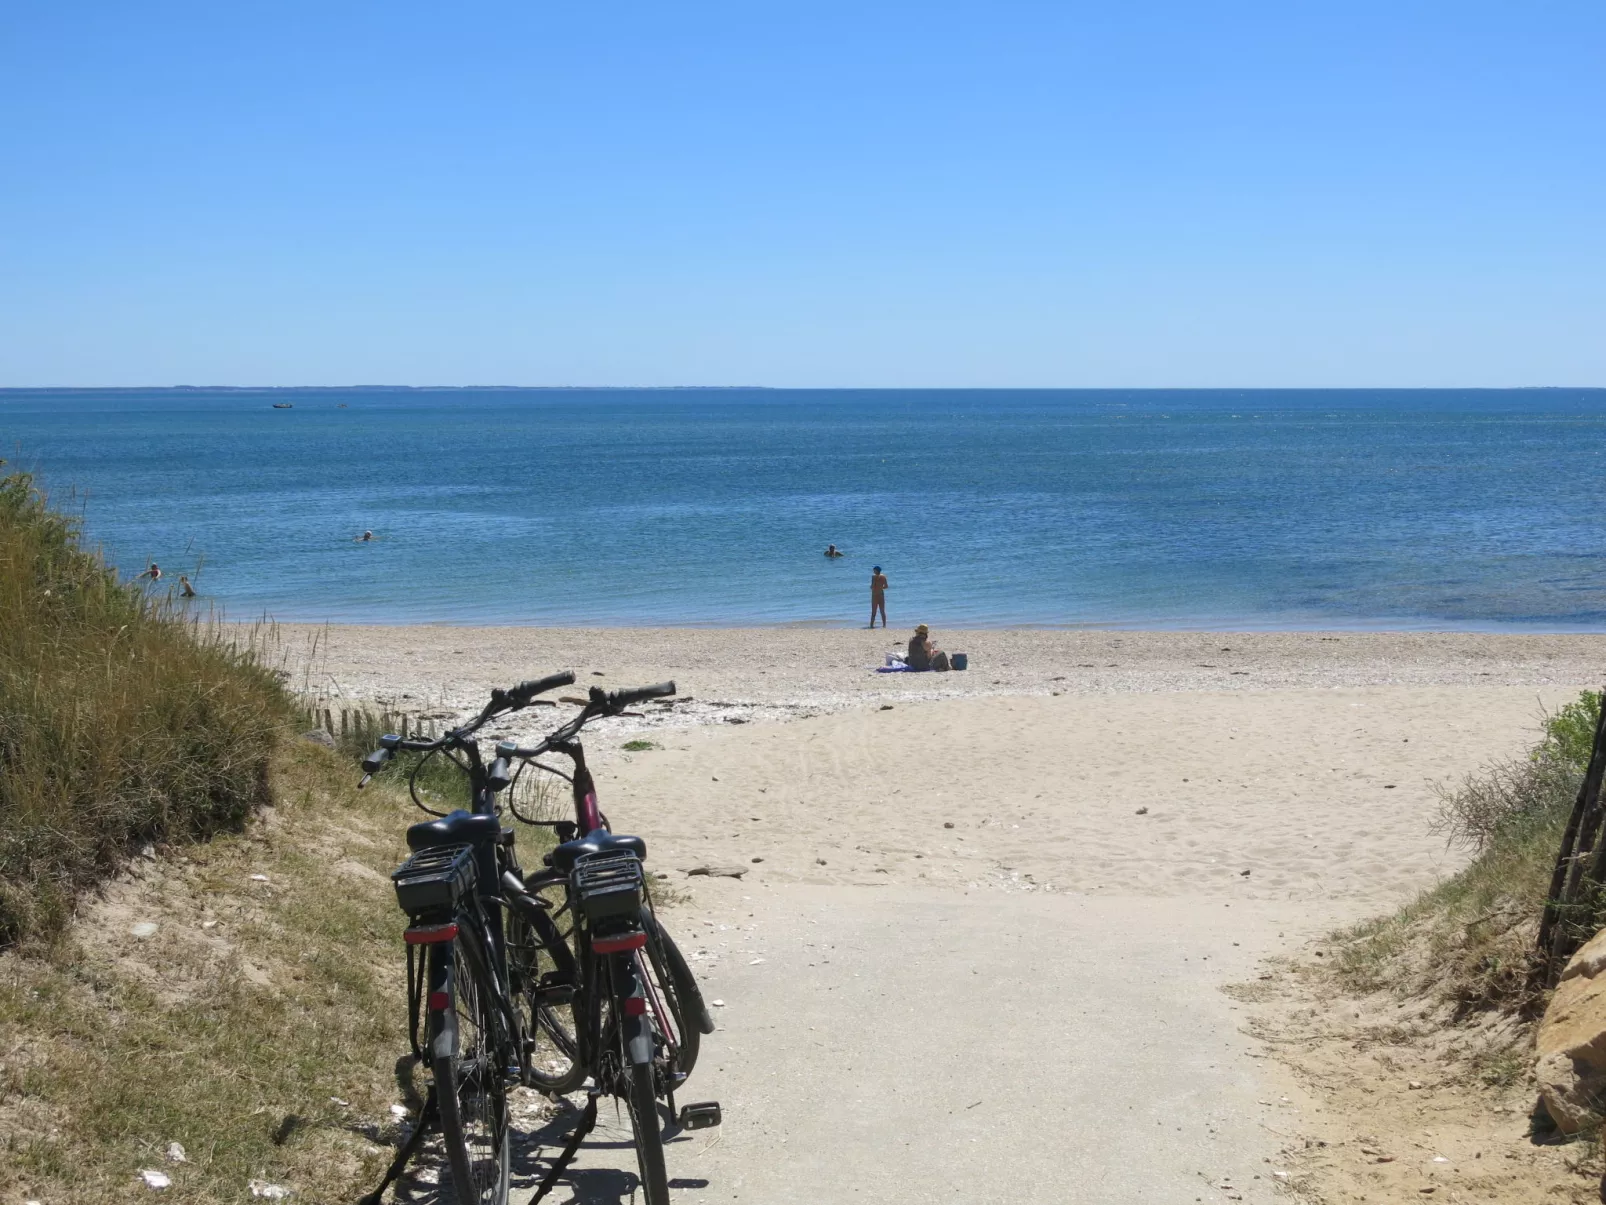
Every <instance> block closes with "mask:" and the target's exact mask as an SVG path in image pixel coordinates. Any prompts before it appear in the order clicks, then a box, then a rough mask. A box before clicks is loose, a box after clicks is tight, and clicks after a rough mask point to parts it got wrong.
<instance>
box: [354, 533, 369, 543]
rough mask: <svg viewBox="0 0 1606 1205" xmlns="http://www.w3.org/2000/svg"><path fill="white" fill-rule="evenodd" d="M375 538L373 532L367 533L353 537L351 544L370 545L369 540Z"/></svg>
mask: <svg viewBox="0 0 1606 1205" xmlns="http://www.w3.org/2000/svg"><path fill="white" fill-rule="evenodd" d="M373 538H374V533H373V532H371V531H365V532H363V533H362V535H360V536H353V537H352V539H351V542H352V543H353V544H366V543H368V541H369V540H372V539H373Z"/></svg>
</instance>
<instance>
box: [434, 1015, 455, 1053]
mask: <svg viewBox="0 0 1606 1205" xmlns="http://www.w3.org/2000/svg"><path fill="white" fill-rule="evenodd" d="M429 1053H430V1057H431V1058H433V1059H454V1058H456V1057H457V1010H456V1009H450V1008H449V1009H447V1010H446V1011H445V1012H443V1013H441V1014H440V1025H439V1027H438V1028H437V1029H436V1030H435V1036H434V1038H433V1039H431V1041H430V1044H429Z"/></svg>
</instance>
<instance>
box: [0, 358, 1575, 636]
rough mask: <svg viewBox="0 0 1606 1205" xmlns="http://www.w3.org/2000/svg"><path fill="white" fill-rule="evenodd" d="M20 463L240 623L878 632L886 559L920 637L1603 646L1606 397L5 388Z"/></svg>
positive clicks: (126, 559) (110, 545)
mask: <svg viewBox="0 0 1606 1205" xmlns="http://www.w3.org/2000/svg"><path fill="white" fill-rule="evenodd" d="M274 401H288V402H291V403H293V409H288V410H275V409H273V408H272V407H271V403H272V402H274ZM0 440H3V441H4V442H3V445H0V446H3V447H4V448H5V449H7V452H6V454H7V455H8V457H9V458H10V459H11V460H12V462H13V463H14V464H18V465H21V466H22V467H27V468H32V469H34V470H35V471H37V472H38V473H39V474H40V475H41V477H42V478H43V480H44V481H45V483H46V484H47V485H48V486H49V487H50V488H51V489H52V491H53V493H54V495H55V496H56V497H57V499H58V500H62V499H65V498H66V496H67V494H68V491H69V489H70V488H76V489H77V490H79V491H82V492H83V493H84V494H86V495H87V501H86V502H85V503H84V513H85V517H86V522H87V530H88V532H89V534H90V536H91V537H92V539H93V540H95V541H97V542H99V543H100V544H101V545H102V546H103V547H104V548H105V550H106V553H107V555H108V557H109V558H110V559H111V560H113V561H115V562H116V563H117V564H118V565H119V566H121V567H122V568H123V569H125V570H128V571H134V570H137V569H138V568H139V567H141V566H142V565H143V564H144V563H145V562H146V561H148V560H155V561H158V562H159V563H160V564H161V565H162V567H163V569H164V571H166V572H167V573H169V574H171V575H172V577H171V578H169V579H167V580H174V581H176V577H177V573H178V572H180V571H183V572H188V573H189V574H190V575H191V576H192V577H193V578H194V580H195V582H196V584H197V586H198V588H199V589H200V591H201V593H202V595H203V598H204V599H205V600H207V601H210V602H214V603H217V604H220V605H222V606H223V607H224V608H225V610H226V612H227V613H228V614H230V615H231V616H233V617H235V618H250V617H255V616H257V615H259V614H262V613H264V612H266V613H269V614H271V615H274V616H276V617H278V618H281V619H286V620H292V619H293V620H326V619H328V620H337V621H374V622H404V621H405V622H426V621H427V622H441V621H444V622H452V623H553V624H761V623H819V624H833V625H835V624H841V625H847V624H863V623H864V622H865V621H866V619H867V616H868V595H867V581H868V578H869V574H870V567H871V566H872V565H873V564H880V565H882V566H883V567H884V568H885V570H886V573H887V575H888V576H889V578H890V579H891V583H892V586H891V590H890V591H889V596H888V598H889V604H888V605H889V610H890V612H891V615H892V619H893V623H894V625H895V626H898V627H905V626H908V625H911V624H913V623H914V622H917V621H921V620H924V621H926V622H928V623H932V624H940V625H945V626H958V625H1014V624H1021V625H1038V624H1040V625H1082V624H1089V625H1100V624H1111V625H1153V626H1206V627H1310V626H1376V627H1401V628H1405V627H1487V628H1496V627H1525V628H1526V627H1532V628H1543V629H1563V628H1586V629H1600V630H1606V507H1603V506H1602V505H1601V504H1600V501H1599V486H1600V484H1601V481H1602V471H1603V468H1606V462H1603V455H1606V391H1601V390H1519V391H1443V392H1421V391H1402V392H1389V391H1366V392H1353V391H1343V392H1325V391H1322V392H1278V391H1257V392H1245V393H1237V392H1190V391H1179V392H1151V391H1144V392H1112V391H1074V392H1057V391H1046V392H1039V391H1030V392H1014V391H1008V392H990V391H873V392H856V391H832V392H814V391H809V392H794V391H782V390H380V389H375V390H297V391H272V392H255V391H234V390H223V391H208V390H157V391H148V392H145V391H117V392H72V391H60V392H55V391H16V390H13V391H0ZM365 528H367V529H372V530H373V531H374V532H375V534H376V536H377V539H376V540H375V541H374V542H372V543H369V544H362V543H354V542H353V540H352V537H353V536H354V535H355V534H357V533H360V532H361V531H362V530H364V529H365ZM827 542H834V543H835V544H837V545H838V546H839V547H840V548H842V549H844V550H845V551H846V552H847V556H846V557H845V558H843V559H841V560H838V561H827V560H826V559H825V557H824V556H822V555H821V553H822V550H823V549H824V547H825V545H826V544H827ZM164 584H165V582H164Z"/></svg>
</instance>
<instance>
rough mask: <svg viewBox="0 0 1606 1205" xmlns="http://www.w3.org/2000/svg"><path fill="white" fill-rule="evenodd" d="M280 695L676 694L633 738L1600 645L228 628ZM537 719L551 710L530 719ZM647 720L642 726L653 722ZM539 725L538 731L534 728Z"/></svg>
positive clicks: (1460, 639)
mask: <svg viewBox="0 0 1606 1205" xmlns="http://www.w3.org/2000/svg"><path fill="white" fill-rule="evenodd" d="M235 630H236V631H237V632H240V633H242V635H244V636H246V637H248V638H249V637H251V636H253V635H254V636H255V638H256V639H258V640H259V641H260V642H261V643H262V645H263V651H264V653H265V655H266V656H267V658H268V660H269V661H270V663H272V664H275V665H277V666H278V667H279V668H280V669H281V670H282V671H283V672H284V673H285V674H286V675H287V678H288V681H289V683H290V684H291V685H292V686H293V687H295V688H297V689H300V690H303V691H305V692H307V693H310V694H314V695H317V696H320V697H321V698H322V699H323V700H325V705H332V706H336V707H338V706H340V705H341V703H343V702H349V703H351V704H353V705H368V706H377V707H381V708H387V709H391V710H398V711H399V710H406V711H410V712H414V713H422V714H429V715H434V716H438V717H439V718H441V719H443V720H444V719H446V718H447V717H449V716H454V715H456V714H461V713H462V712H464V711H466V710H467V709H469V708H471V707H476V708H477V706H478V704H479V701H483V699H484V698H485V696H486V693H487V692H488V691H489V690H490V689H491V688H492V687H494V686H507V685H510V684H512V683H513V682H517V681H520V680H522V679H525V678H530V677H538V676H541V675H544V674H548V673H552V672H554V671H556V670H560V669H572V670H574V671H575V672H576V674H577V675H578V679H577V683H576V689H577V690H582V691H583V690H584V688H585V687H587V686H591V685H596V686H602V687H605V688H608V689H612V688H616V687H623V686H634V685H640V684H643V683H648V682H660V681H665V680H669V679H673V680H674V681H675V682H676V683H677V685H678V686H679V689H680V694H681V696H682V700H683V701H682V702H680V703H679V704H677V705H673V706H665V707H662V708H659V709H657V710H655V711H653V712H652V715H651V716H650V717H648V719H649V720H650V722H648V721H642V722H640V723H637V724H636V726H638V727H641V726H646V727H653V726H660V725H663V724H672V725H673V726H684V725H687V724H699V723H710V722H737V723H740V722H745V721H752V720H761V719H763V720H768V719H774V720H782V719H791V718H798V717H802V716H806V715H812V714H821V713H827V712H837V711H843V710H850V709H855V708H861V707H870V706H881V705H884V704H887V703H893V704H896V703H897V702H899V701H900V700H901V701H907V702H915V701H928V700H929V701H935V700H941V699H949V698H960V697H978V696H1022V695H1027V696H1031V695H1040V696H1051V695H1054V694H1067V695H1125V694H1149V693H1177V692H1201V693H1209V694H1219V693H1229V694H1237V693H1242V692H1245V691H1276V690H1311V689H1323V688H1334V687H1374V686H1411V687H1427V686H1434V687H1440V686H1457V687H1459V686H1465V687H1478V686H1502V687H1528V688H1533V689H1535V690H1540V689H1544V690H1546V691H1553V690H1555V689H1556V688H1567V689H1583V688H1584V687H1586V686H1591V687H1595V686H1599V685H1600V684H1601V683H1602V682H1606V635H1595V634H1582V635H1572V634H1547V635H1517V634H1511V633H1468V632H1347V631H1328V632H1234V633H1229V632H1199V631H1179V630H1172V631H1131V630H1114V629H1100V630H1096V631H1063V630H1054V631H1045V630H1041V629H1019V628H1016V629H969V630H949V629H943V628H934V629H933V637H934V639H935V640H936V641H937V643H938V645H939V646H940V647H942V648H944V649H946V650H948V651H949V652H964V653H966V654H967V655H968V656H969V658H970V668H969V669H968V670H966V671H963V672H958V671H956V672H950V673H921V674H879V673H875V672H874V669H875V667H877V666H880V665H881V664H882V663H883V662H884V659H885V655H886V653H887V652H889V651H895V650H901V649H902V648H904V647H905V645H906V642H907V640H908V637H909V634H910V633H909V632H907V631H905V630H900V629H896V628H894V629H890V630H887V631H885V632H883V630H882V629H877V630H876V631H874V632H871V631H868V630H865V629H862V628H860V629H800V628H774V627H771V628H535V627H512V628H510V627H469V626H444V625H409V626H395V627H391V626H379V625H358V624H324V625H307V624H273V625H256V626H253V625H236V627H235ZM538 710H544V709H538ZM649 710H651V709H649ZM529 718H531V719H532V720H533V719H535V717H533V716H532V717H529Z"/></svg>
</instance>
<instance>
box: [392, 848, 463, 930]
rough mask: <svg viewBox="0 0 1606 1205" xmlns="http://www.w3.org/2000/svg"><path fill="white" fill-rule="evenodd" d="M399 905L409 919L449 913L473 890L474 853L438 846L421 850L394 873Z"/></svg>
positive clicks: (393, 878)
mask: <svg viewBox="0 0 1606 1205" xmlns="http://www.w3.org/2000/svg"><path fill="white" fill-rule="evenodd" d="M390 881H391V882H392V883H394V884H395V885H396V902H397V903H398V904H400V905H401V909H402V911H403V912H405V913H407V915H408V916H422V915H424V914H425V913H430V912H450V911H453V910H454V909H455V908H456V907H457V902H458V901H459V900H460V899H462V898H463V897H464V896H465V895H467V894H468V893H469V892H470V891H472V890H473V888H474V849H473V847H472V846H469V845H437V846H435V847H433V848H432V849H421V850H419V851H418V852H417V853H415V854H414V855H413V856H412V857H410V858H408V859H407V861H405V862H403V863H402V864H401V865H400V866H398V867H397V868H396V869H395V870H394V871H392V872H391V876H390Z"/></svg>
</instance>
